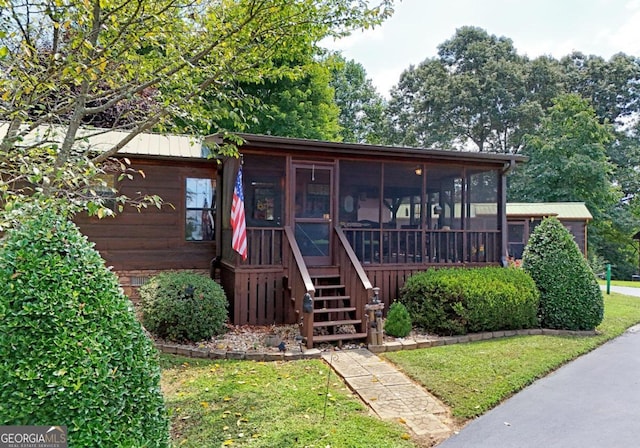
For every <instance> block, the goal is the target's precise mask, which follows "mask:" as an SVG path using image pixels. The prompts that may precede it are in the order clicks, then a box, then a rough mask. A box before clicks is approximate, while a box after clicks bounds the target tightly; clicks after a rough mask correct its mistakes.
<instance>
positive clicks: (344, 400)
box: [161, 293, 640, 448]
mask: <svg viewBox="0 0 640 448" xmlns="http://www.w3.org/2000/svg"><path fill="white" fill-rule="evenodd" d="M637 322H640V298H634V297H628V296H623V295H620V294H615V293H613V294H611V295H610V296H605V319H604V321H603V323H602V324H601V325H600V327H599V328H598V330H599V331H600V334H599V335H597V336H590V337H568V336H564V337H559V336H520V337H512V338H504V339H496V340H491V341H481V342H475V343H469V344H458V345H447V346H442V347H434V348H429V349H423V350H409V351H402V352H394V353H388V354H385V356H386V357H387V358H388V359H389V360H391V361H392V362H394V363H396V364H397V365H398V366H400V367H401V368H402V369H404V370H405V371H406V372H407V373H408V374H409V375H411V376H412V377H413V378H414V379H415V380H416V381H418V382H419V383H421V384H423V385H424V386H425V387H426V388H427V389H428V390H430V391H431V392H433V393H434V394H436V395H437V396H438V397H440V398H441V399H442V400H443V401H444V402H445V403H447V404H448V405H449V406H450V407H451V409H452V411H453V414H454V416H456V417H457V418H459V419H460V420H465V419H468V418H472V417H474V416H476V415H480V414H482V413H484V412H486V411H487V410H488V409H491V408H492V407H494V406H495V405H496V404H498V403H499V402H501V401H502V400H504V399H505V398H507V397H509V396H510V395H511V394H513V393H515V392H517V391H519V390H521V389H522V388H523V387H525V386H526V385H528V384H530V383H531V382H532V381H534V380H535V379H537V378H540V377H542V376H544V375H546V374H547V373H549V372H550V371H552V370H554V369H556V368H558V367H559V366H561V365H562V364H564V363H566V362H567V361H570V360H571V359H574V358H576V357H578V356H580V355H581V354H584V353H586V352H588V351H590V350H592V349H593V348H595V347H597V346H598V345H600V344H602V343H603V342H605V341H607V340H609V339H611V338H613V337H615V336H618V335H620V334H621V333H623V332H624V331H625V329H627V328H628V327H630V326H632V325H634V324H635V323H637ZM161 361H162V368H163V373H162V388H163V392H164V396H165V400H166V402H167V406H168V408H169V412H170V414H171V421H172V439H173V442H174V443H175V445H176V446H185V447H220V446H252V447H254V446H255V447H307V446H308V447H321V448H325V447H327V446H330V447H341V448H342V447H347V448H348V447H354V448H355V447H371V446H376V447H412V446H415V445H414V444H413V443H412V442H411V441H410V440H407V438H408V435H407V433H406V432H405V428H404V427H403V426H402V425H400V424H395V423H386V422H382V421H380V420H378V419H376V418H374V417H371V416H370V415H369V414H368V412H367V409H366V408H365V407H364V406H363V405H362V404H361V403H360V402H359V401H358V400H357V399H356V398H355V397H353V396H352V394H351V393H350V391H349V390H348V389H347V388H346V387H345V386H344V384H343V383H342V381H341V380H339V379H338V378H337V377H336V375H335V374H334V373H331V374H330V375H329V372H328V368H327V366H326V365H325V364H324V363H323V362H321V361H318V360H305V361H291V362H269V363H265V362H250V361H207V360H196V359H186V358H179V357H174V356H162V358H161ZM327 378H329V381H328V382H327ZM327 384H328V385H329V393H328V394H327V393H326V391H327ZM325 404H326V409H325ZM373 441H375V442H373ZM372 443H374V445H372Z"/></svg>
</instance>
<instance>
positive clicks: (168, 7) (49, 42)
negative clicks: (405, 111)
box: [0, 0, 393, 225]
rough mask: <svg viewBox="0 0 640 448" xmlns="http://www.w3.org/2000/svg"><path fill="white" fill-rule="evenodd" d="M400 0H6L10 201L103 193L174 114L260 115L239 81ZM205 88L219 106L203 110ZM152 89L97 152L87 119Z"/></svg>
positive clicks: (71, 200)
mask: <svg viewBox="0 0 640 448" xmlns="http://www.w3.org/2000/svg"><path fill="white" fill-rule="evenodd" d="M392 4H393V0H382V1H381V2H378V3H377V5H376V6H372V7H370V6H369V5H368V2H367V1H359V2H352V1H351V0H299V1H295V2H291V1H289V0H205V1H202V2H191V1H190V0H153V1H152V0H86V1H85V0H82V1H81V0H69V1H64V2H60V1H57V0H55V1H54V0H44V1H33V0H10V1H8V0H0V117H3V119H4V120H6V123H4V124H3V125H2V130H1V131H0V139H1V140H0V192H2V200H3V202H4V204H6V207H8V208H10V209H12V210H16V207H15V205H16V204H19V203H23V202H28V201H30V200H32V199H36V196H40V197H41V198H47V199H48V200H49V201H50V204H51V205H50V206H54V207H57V208H69V207H71V208H73V209H78V208H86V207H87V204H88V203H91V202H94V203H96V202H98V203H99V198H96V197H95V195H91V194H87V192H90V191H92V187H93V184H92V182H91V179H92V178H94V177H95V174H98V173H99V172H100V170H101V165H102V163H103V162H105V161H106V160H108V159H109V157H111V156H113V155H115V154H117V152H118V151H119V150H120V149H121V148H122V147H123V146H124V145H125V144H126V143H127V142H129V141H131V140H132V139H133V138H134V137H135V136H136V135H137V134H139V133H140V132H145V131H148V130H151V129H160V130H162V129H166V128H168V127H169V125H170V122H169V119H170V118H172V117H177V118H178V119H180V118H182V119H184V118H185V117H189V120H190V121H192V122H196V123H200V124H202V123H204V124H206V125H205V126H202V127H200V126H198V127H194V129H207V130H211V129H215V130H218V129H220V128H221V126H220V125H218V124H219V123H220V124H222V123H225V122H227V121H229V120H230V121H231V122H233V123H243V122H245V121H251V117H250V116H246V115H244V113H243V111H244V107H243V106H244V105H245V104H252V103H254V102H255V99H254V98H252V97H251V96H250V95H248V94H246V93H244V92H242V91H241V90H238V89H236V87H237V86H238V85H239V84H241V83H249V84H251V83H254V84H259V83H262V82H267V81H274V80H277V79H284V78H295V75H296V74H297V73H298V72H299V70H300V67H298V66H295V64H281V65H277V64H275V63H274V62H275V61H295V60H296V59H298V58H299V57H300V58H302V59H303V60H304V56H305V55H306V54H308V48H309V47H312V46H314V45H315V44H316V43H317V42H319V41H320V40H321V39H323V38H325V37H327V36H339V35H344V34H346V33H348V32H349V31H350V30H353V29H356V28H361V27H368V26H373V25H375V24H378V23H380V22H381V21H382V20H383V19H384V18H386V17H388V16H389V15H390V14H391V13H392ZM205 93H207V94H208V95H209V97H210V98H215V105H219V106H220V107H209V108H202V107H201V106H200V105H201V98H202V95H203V94H205ZM147 94H152V95H153V101H152V102H151V104H150V106H149V108H148V109H147V110H145V111H144V113H143V114H141V115H140V116H134V115H135V114H128V115H129V117H128V118H129V119H127V120H120V121H119V120H115V121H114V123H122V124H123V125H125V123H126V128H127V129H128V130H129V133H128V134H127V135H126V136H125V137H124V138H123V139H122V140H120V141H118V142H115V143H114V144H113V145H112V146H111V147H110V148H108V149H107V150H106V151H103V152H101V153H99V154H97V153H96V152H94V149H93V148H91V147H90V146H89V144H88V143H87V134H86V133H83V132H81V129H82V127H83V125H85V124H86V123H92V122H95V121H94V117H97V116H99V115H100V114H104V113H105V112H106V111H108V110H113V108H114V107H118V106H119V105H123V104H125V103H126V101H128V100H131V99H137V100H140V99H141V98H142V97H144V95H147ZM134 109H135V108H134ZM96 132H100V131H96ZM222 150H224V148H223V149H222ZM231 151H232V152H233V148H231ZM25 187H28V189H26V188H25ZM5 211H6V210H5ZM5 214H6V213H5ZM3 221H4V224H5V225H6V221H7V220H6V216H5V219H4V220H3Z"/></svg>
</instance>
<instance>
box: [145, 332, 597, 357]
mask: <svg viewBox="0 0 640 448" xmlns="http://www.w3.org/2000/svg"><path fill="white" fill-rule="evenodd" d="M597 334H598V332H597V331H596V330H590V331H572V330H552V329H547V328H531V329H525V330H503V331H487V332H484V333H471V334H465V335H460V336H443V337H436V338H427V337H425V338H416V339H398V340H395V341H389V342H385V343H384V344H382V345H371V344H369V345H367V346H366V348H367V349H369V351H370V352H372V353H376V354H377V353H385V352H396V351H400V350H415V349H420V348H430V347H437V346H440V345H453V344H463V343H467V342H476V341H483V340H488V339H500V338H508V337H513V336H531V335H547V336H582V337H586V336H595V335H597ZM155 346H156V348H157V349H158V351H159V352H161V353H167V354H171V355H180V356H185V357H188V358H201V359H235V360H246V361H295V360H298V359H320V358H321V355H322V353H324V352H323V351H322V350H320V349H317V348H310V349H304V350H301V351H286V352H284V353H282V352H264V351H257V350H256V351H254V350H251V351H247V352H245V351H240V350H220V349H209V348H198V347H193V346H191V345H177V344H165V343H161V342H156V343H155ZM362 347H365V346H364V345H363V346H362ZM362 347H359V348H362Z"/></svg>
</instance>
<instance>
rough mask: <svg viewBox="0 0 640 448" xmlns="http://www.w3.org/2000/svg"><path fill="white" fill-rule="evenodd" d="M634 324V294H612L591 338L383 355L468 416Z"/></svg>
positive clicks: (637, 316)
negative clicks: (595, 332)
mask: <svg viewBox="0 0 640 448" xmlns="http://www.w3.org/2000/svg"><path fill="white" fill-rule="evenodd" d="M638 322H640V302H639V301H638V298H637V297H629V296H623V295H620V294H612V295H611V296H607V298H606V300H605V317H604V320H603V321H602V324H601V325H600V326H599V327H598V334H597V335H595V336H589V337H581V336H519V337H512V338H505V339H496V340H491V341H481V342H474V343H471V344H456V345H447V346H442V347H433V348H430V349H426V350H404V351H400V352H394V353H390V352H389V353H385V354H384V356H385V357H387V358H388V359H390V360H391V361H392V362H393V363H395V364H398V365H399V366H400V367H401V368H402V371H404V372H406V373H407V374H409V375H410V376H411V377H412V378H413V379H414V380H415V381H417V382H418V383H420V384H422V385H424V386H425V387H428V388H429V391H431V392H432V393H434V394H435V395H436V396H438V397H439V398H440V399H441V400H443V401H444V402H445V403H446V404H447V405H449V406H450V407H451V410H452V413H453V415H454V416H455V417H459V418H463V419H468V418H473V417H476V416H478V415H480V414H483V413H484V412H486V411H487V410H489V409H491V408H493V407H494V406H496V405H497V404H499V403H500V402H501V401H502V400H505V399H507V398H508V397H510V396H511V395H513V394H514V393H516V392H518V391H520V390H521V389H523V388H524V387H526V386H528V385H529V384H531V383H532V382H533V381H535V380H536V379H538V378H541V377H543V376H545V375H546V374H548V373H550V372H552V371H554V370H556V369H557V368H558V367H560V366H561V365H563V364H564V363H566V362H568V361H571V360H573V359H575V358H577V357H579V356H580V355H583V354H585V353H588V352H589V351H591V350H593V349H594V348H596V347H598V346H599V345H601V344H603V343H605V342H606V341H608V340H610V339H613V338H615V337H617V336H619V335H621V334H622V333H624V331H625V330H626V329H627V328H629V327H631V326H632V325H635V324H637V323H638Z"/></svg>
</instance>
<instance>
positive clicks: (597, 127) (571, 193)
mask: <svg viewBox="0 0 640 448" xmlns="http://www.w3.org/2000/svg"><path fill="white" fill-rule="evenodd" d="M612 140H613V134H612V132H611V128H610V127H609V126H606V125H602V124H600V123H599V121H598V119H597V117H596V115H595V112H594V110H593V108H592V107H591V106H589V103H588V102H587V101H586V100H584V99H582V98H580V97H579V96H577V95H574V94H570V95H563V96H561V97H558V98H556V99H555V101H554V105H553V106H552V107H551V108H550V109H549V110H548V112H547V114H546V116H545V117H544V119H543V120H542V124H541V126H540V129H539V130H538V131H537V132H536V133H535V134H531V135H529V136H528V138H527V144H526V146H525V148H524V149H523V154H524V155H527V156H529V157H530V161H529V163H527V164H525V165H523V166H522V167H521V168H520V169H519V171H518V173H516V174H515V175H514V176H513V178H512V179H511V183H510V189H511V191H510V194H511V195H510V200H511V199H512V198H513V199H515V200H520V201H524V202H527V201H528V202H537V201H583V202H585V204H586V205H587V208H589V210H590V211H591V213H596V214H597V213H598V211H599V210H602V209H603V208H604V207H606V206H607V205H608V204H611V203H615V201H616V197H615V195H614V193H613V190H612V186H611V183H610V177H609V176H610V174H611V172H612V166H611V164H610V163H609V161H608V160H607V155H606V146H605V145H606V144H607V143H609V142H610V141H612Z"/></svg>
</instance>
